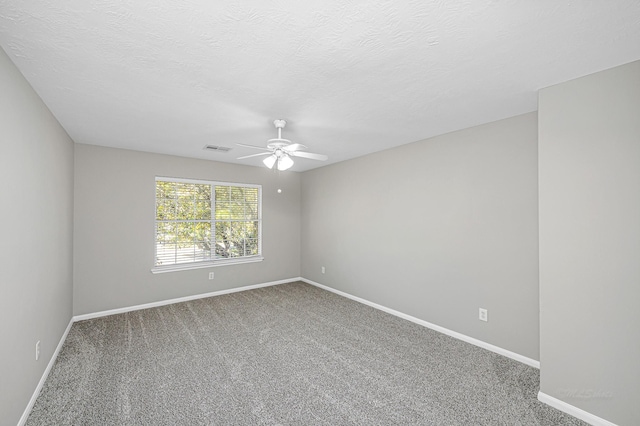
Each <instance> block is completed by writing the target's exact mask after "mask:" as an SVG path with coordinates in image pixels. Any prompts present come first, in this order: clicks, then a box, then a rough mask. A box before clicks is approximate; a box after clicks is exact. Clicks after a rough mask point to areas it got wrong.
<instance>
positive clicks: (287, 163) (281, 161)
mask: <svg viewBox="0 0 640 426" xmlns="http://www.w3.org/2000/svg"><path fill="white" fill-rule="evenodd" d="M291 166H293V160H292V159H291V157H289V156H288V155H286V154H285V155H282V156H281V157H280V158H278V170H280V171H281V172H282V171H285V170H287V169H290V168H291Z"/></svg>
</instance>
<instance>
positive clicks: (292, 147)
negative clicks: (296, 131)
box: [284, 143, 306, 152]
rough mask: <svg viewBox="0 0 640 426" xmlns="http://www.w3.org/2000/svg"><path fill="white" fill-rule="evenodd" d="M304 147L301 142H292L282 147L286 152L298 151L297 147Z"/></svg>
mask: <svg viewBox="0 0 640 426" xmlns="http://www.w3.org/2000/svg"><path fill="white" fill-rule="evenodd" d="M304 148H306V146H304V145H302V144H301V143H292V144H291V145H287V146H285V147H284V150H285V151H287V152H293V151H298V150H299V149H304Z"/></svg>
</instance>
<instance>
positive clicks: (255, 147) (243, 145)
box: [236, 143, 270, 151]
mask: <svg viewBox="0 0 640 426" xmlns="http://www.w3.org/2000/svg"><path fill="white" fill-rule="evenodd" d="M236 145H238V146H242V147H245V148H253V149H261V150H263V151H270V149H269V148H267V147H264V146H254V145H245V144H243V143H237V144H236Z"/></svg>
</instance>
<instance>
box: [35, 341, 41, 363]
mask: <svg viewBox="0 0 640 426" xmlns="http://www.w3.org/2000/svg"><path fill="white" fill-rule="evenodd" d="M39 359H40V340H38V341H37V342H36V361H37V360H39Z"/></svg>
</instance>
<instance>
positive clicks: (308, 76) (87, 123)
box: [0, 0, 640, 171]
mask: <svg viewBox="0 0 640 426" xmlns="http://www.w3.org/2000/svg"><path fill="white" fill-rule="evenodd" d="M0 45H1V46H2V47H3V48H4V50H5V51H6V52H7V54H8V55H9V56H10V57H11V59H12V60H13V61H14V62H15V64H16V65H17V66H18V68H19V69H20V71H21V72H22V73H23V74H24V76H25V77H26V78H27V80H29V82H30V83H31V85H32V86H33V87H34V89H35V90H36V91H37V92H38V94H39V95H40V96H41V97H42V99H43V100H44V102H45V103H46V104H47V105H48V107H49V108H50V109H51V111H52V112H53V113H54V114H55V116H56V117H57V118H58V120H59V121H60V123H61V124H62V125H63V126H64V128H65V129H66V130H67V132H68V133H69V135H70V136H71V137H72V138H73V140H74V141H75V142H78V143H85V144H95V145H104V146H112V147H119V148H128V149H134V150H139V151H151V152H159V153H166V154H174V155H181V156H186V157H196V158H204V159H210V160H217V161H225V162H232V163H241V164H251V165H256V166H258V165H261V162H260V161H261V158H252V159H247V160H240V161H238V160H236V157H239V156H241V155H248V154H253V153H256V151H253V150H251V149H247V148H241V147H237V146H236V145H235V144H236V143H246V144H251V145H262V146H264V145H266V140H267V139H270V138H273V137H275V136H276V131H275V128H274V127H273V120H274V119H276V118H284V119H286V120H287V121H288V125H287V127H286V129H285V130H284V132H283V137H285V138H288V139H291V140H292V141H294V142H298V143H302V144H305V145H307V146H308V147H309V148H308V150H309V151H312V152H318V153H323V154H327V155H328V156H329V161H328V162H326V163H322V162H316V161H313V160H308V159H300V158H297V159H295V161H296V165H295V166H294V167H293V169H292V170H294V171H304V170H309V169H312V168H315V167H319V166H323V165H326V164H329V163H333V162H338V161H343V160H346V159H349V158H353V157H357V156H361V155H364V154H367V153H370V152H374V151H380V150H383V149H387V148H391V147H394V146H397V145H402V144H406V143H410V142H415V141H417V140H421V139H424V138H428V137H432V136H435V135H438V134H442V133H446V132H450V131H453V130H458V129H462V128H466V127H470V126H473V125H477V124H481V123H486V122H490V121H494V120H497V119H501V118H506V117H510V116H513V115H517V114H521V113H525V112H529V111H534V110H536V108H537V90H538V89H540V88H542V87H546V86H549V85H553V84H556V83H559V82H563V81H566V80H569V79H573V78H576V77H580V76H583V75H586V74H590V73H593V72H596V71H600V70H603V69H606V68H610V67H613V66H616V65H620V64H623V63H627V62H631V61H633V60H637V59H640V1H638V0H616V1H612V0H583V1H579V0H563V1H559V0H528V1H527V0H502V1H498V0H474V1H472V0H466V1H461V0H458V1H451V0H449V1H446V0H403V1H401V0H396V1H385V0H367V1H345V0H325V1H299V0H274V1H266V0H262V1H258V0H255V1H240V2H234V1H211V0H183V1H170V0H164V1H157V0H130V1H122V0H101V1H97V0H94V1H88V0H68V1H54V0H41V1H36V0H0ZM207 144H213V145H223V146H229V147H232V148H233V150H232V151H230V152H228V153H216V152H210V151H204V150H203V147H204V146H205V145H207Z"/></svg>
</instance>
